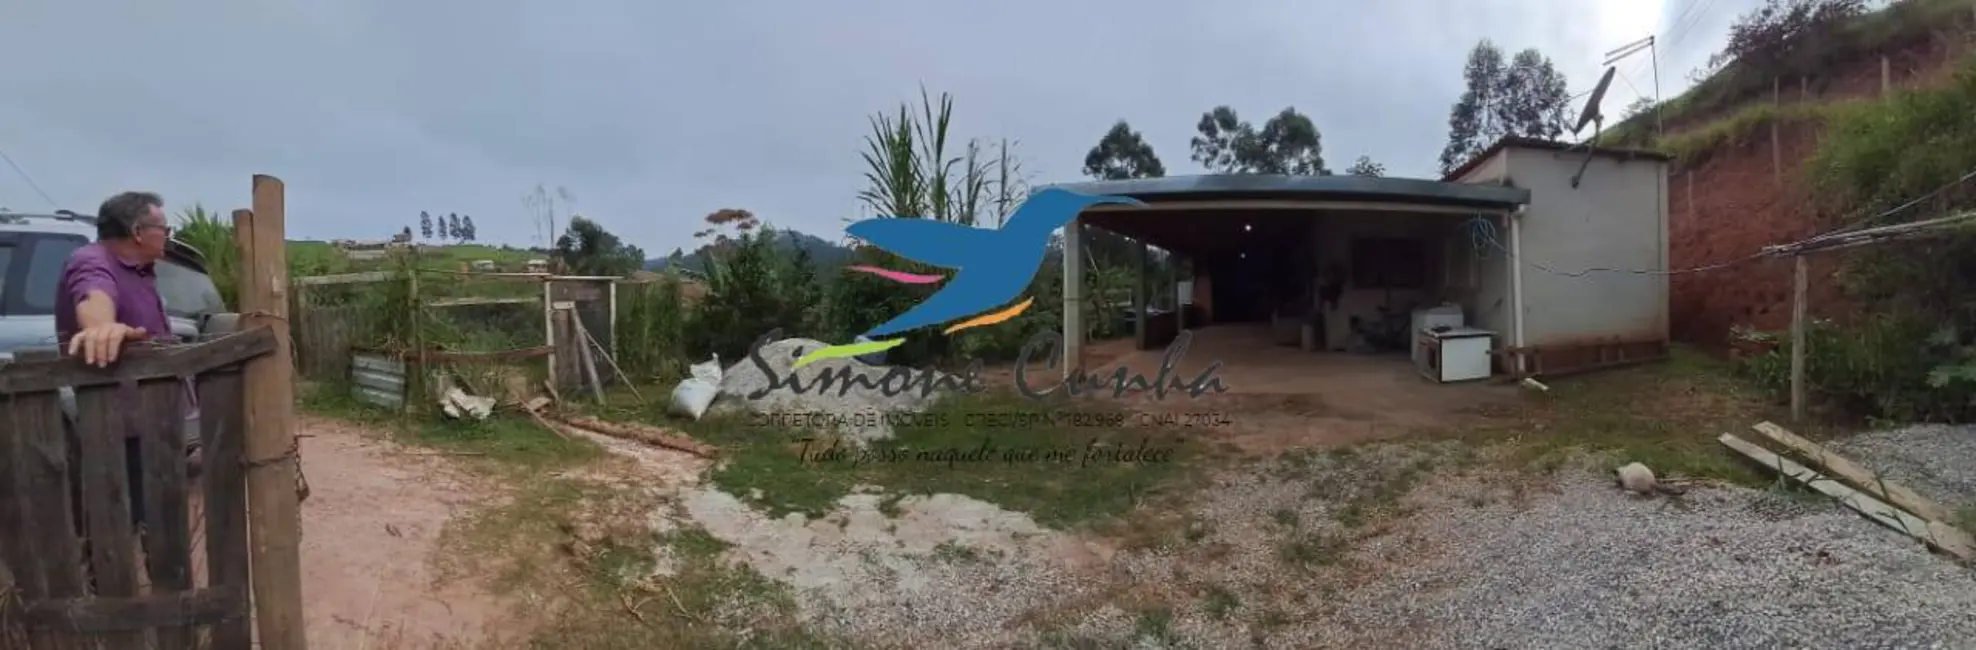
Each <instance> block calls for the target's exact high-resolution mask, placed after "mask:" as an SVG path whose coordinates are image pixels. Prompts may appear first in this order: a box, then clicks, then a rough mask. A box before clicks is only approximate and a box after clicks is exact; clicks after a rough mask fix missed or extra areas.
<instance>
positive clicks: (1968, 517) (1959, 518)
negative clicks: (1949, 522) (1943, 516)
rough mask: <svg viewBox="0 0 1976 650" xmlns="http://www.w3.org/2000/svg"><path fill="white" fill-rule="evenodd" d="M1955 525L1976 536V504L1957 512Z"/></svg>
mask: <svg viewBox="0 0 1976 650" xmlns="http://www.w3.org/2000/svg"><path fill="white" fill-rule="evenodd" d="M1955 525H1956V526H1957V527H1960V528H1962V529H1963V530H1966V531H1969V532H1970V533H1972V534H1976V503H1971V504H1969V505H1966V506H1963V507H1962V509H1960V510H1957V511H1956V512H1955Z"/></svg>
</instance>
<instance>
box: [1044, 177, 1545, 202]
mask: <svg viewBox="0 0 1976 650" xmlns="http://www.w3.org/2000/svg"><path fill="white" fill-rule="evenodd" d="M1050 187H1055V188H1059V189H1065V190H1069V191H1072V192H1077V193H1079V194H1104V195H1113V196H1129V197H1132V198H1135V199H1139V200H1141V201H1145V202H1147V203H1181V202H1187V201H1227V200H1242V199H1276V200H1299V201H1341V202H1342V201H1366V202H1384V203H1412V204H1422V205H1443V206H1451V207H1473V208H1481V209H1501V210H1509V209H1514V208H1516V207H1517V206H1520V205H1524V204H1527V203H1529V202H1530V190H1527V189H1523V188H1517V187H1508V186H1503V185H1472V184H1468V183H1449V182H1443V181H1430V180H1422V179H1417V178H1382V177H1377V176H1278V175H1268V174H1207V175H1200V176H1168V177H1165V178H1133V179H1125V180H1110V181H1089V182H1083V183H1062V184H1057V185H1051V186H1050Z"/></svg>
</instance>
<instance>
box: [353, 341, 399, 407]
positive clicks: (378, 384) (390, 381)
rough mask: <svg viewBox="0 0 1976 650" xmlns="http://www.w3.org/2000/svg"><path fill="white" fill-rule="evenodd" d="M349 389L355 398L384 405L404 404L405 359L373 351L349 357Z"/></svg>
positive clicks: (366, 402) (367, 402)
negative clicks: (381, 354) (376, 353)
mask: <svg viewBox="0 0 1976 650" xmlns="http://www.w3.org/2000/svg"><path fill="white" fill-rule="evenodd" d="M350 384H351V388H350V392H351V394H352V395H354V396H355V397H356V398H357V400H358V401H360V402H363V403H365V404H372V405H375V406H382V407H385V408H394V409H395V408H400V407H403V406H404V405H405V362H404V361H403V360H401V359H393V358H390V357H384V356H379V355H375V354H358V355H355V356H353V357H351V358H350Z"/></svg>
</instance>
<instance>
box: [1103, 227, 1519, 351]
mask: <svg viewBox="0 0 1976 650" xmlns="http://www.w3.org/2000/svg"><path fill="white" fill-rule="evenodd" d="M1395 207H1398V206H1395ZM1476 218H1485V219H1486V218H1490V217H1488V216H1482V215H1478V214H1477V213H1473V212H1467V211H1438V212H1429V211H1420V212H1415V211H1406V210H1402V209H1363V208H1360V209H1322V208H1256V207H1243V206H1242V205H1241V204H1240V203H1239V202H1231V203H1228V204H1224V205H1220V206H1214V207H1210V206H1201V207H1188V208H1185V209H1182V208H1177V207H1169V208H1167V209H1122V210H1093V211H1089V212H1087V213H1086V214H1085V217H1084V222H1085V223H1086V225H1087V226H1089V227H1094V228H1101V229H1104V230H1108V231H1111V232H1114V233H1117V234H1120V235H1123V236H1126V237H1129V238H1131V239H1134V240H1137V241H1140V242H1144V243H1147V244H1149V245H1152V246H1157V247H1159V248H1162V249H1165V250H1167V251H1170V252H1171V253H1173V254H1174V255H1176V256H1178V257H1179V258H1180V259H1181V260H1183V266H1184V267H1186V270H1185V271H1184V272H1183V277H1186V278H1187V281H1184V282H1182V283H1180V286H1181V287H1182V292H1183V293H1187V294H1189V295H1186V296H1183V297H1182V301H1183V302H1188V303H1191V305H1190V306H1189V308H1188V309H1184V310H1183V314H1184V315H1183V316H1181V318H1184V319H1186V323H1185V324H1186V326H1187V327H1201V326H1210V325H1219V324H1237V323H1245V324H1265V325H1268V328H1267V329H1266V330H1265V331H1268V332H1270V335H1271V336H1273V337H1275V338H1277V339H1279V343H1282V344H1285V345H1299V346H1308V347H1310V348H1311V349H1313V350H1314V351H1336V352H1346V351H1354V352H1402V351H1407V350H1409V349H1410V348H1411V347H1412V346H1413V341H1412V339H1411V334H1412V332H1411V327H1410V325H1409V323H1410V322H1411V318H1412V315H1413V313H1414V312H1415V311H1416V310H1418V309H1422V308H1429V307H1435V306H1440V305H1444V304H1454V305H1459V306H1460V307H1461V310H1462V311H1463V312H1464V313H1465V314H1471V315H1473V316H1470V318H1471V320H1473V319H1474V318H1475V316H1480V315H1483V313H1484V312H1488V311H1491V310H1492V309H1493V310H1496V311H1504V312H1505V313H1506V310H1505V309H1503V308H1502V307H1501V305H1498V304H1494V303H1497V302H1500V301H1499V300H1493V298H1499V297H1500V296H1499V295H1494V296H1492V295H1487V293H1486V292H1482V291H1479V289H1480V288H1481V286H1480V285H1481V284H1482V282H1480V279H1481V278H1480V277H1479V276H1480V275H1481V268H1480V263H1479V262H1480V260H1482V259H1484V258H1485V257H1486V255H1477V254H1475V252H1473V251H1472V250H1470V249H1472V248H1473V247H1474V246H1476V245H1477V243H1478V241H1479V240H1478V239H1477V238H1476V237H1475V236H1474V225H1473V224H1472V223H1471V221H1472V220H1473V219H1476ZM1498 293H1499V292H1498ZM1482 320H1483V321H1484V322H1485V323H1486V322H1487V321H1489V320H1493V319H1482ZM1149 324H1150V326H1151V327H1150V329H1153V330H1155V333H1154V334H1153V335H1152V336H1149V337H1148V338H1147V339H1146V340H1145V341H1143V345H1145V346H1147V347H1155V346H1160V345H1164V343H1165V342H1166V341H1167V340H1171V334H1172V331H1169V330H1168V328H1165V327H1161V326H1160V325H1161V324H1160V323H1157V322H1152V323H1149ZM1174 331H1177V328H1175V330H1174ZM1306 337H1309V338H1310V339H1311V340H1310V341H1308V342H1306V341H1304V340H1303V339H1305V338H1306Z"/></svg>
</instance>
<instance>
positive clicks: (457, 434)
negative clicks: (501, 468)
mask: <svg viewBox="0 0 1976 650" xmlns="http://www.w3.org/2000/svg"><path fill="white" fill-rule="evenodd" d="M404 433H406V434H408V435H405V436H403V437H404V438H406V439H407V441H408V442H412V443H414V444H419V445H424V446H428V447H434V448H439V449H447V450H454V451H461V452H466V453H471V454H476V455H479V456H484V457H486V458H487V459H489V460H494V461H499V462H501V463H503V464H506V465H511V466H515V467H518V468H522V469H526V470H544V469H554V468H561V467H572V466H575V465H579V464H582V463H585V462H589V461H592V460H596V459H599V458H602V457H603V455H604V453H605V452H604V450H603V449H602V448H601V447H598V446H597V445H595V444H591V443H590V442H589V441H585V440H575V439H569V438H564V437H562V436H558V435H556V434H554V433H552V432H550V431H549V430H548V429H544V428H542V426H541V425H539V424H536V423H534V422H531V421H528V420H523V419H519V418H511V417H500V416H496V417H492V418H488V419H486V420H478V421H462V420H439V421H434V422H423V423H418V424H417V425H416V426H410V427H407V429H406V430H405V431H404Z"/></svg>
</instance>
